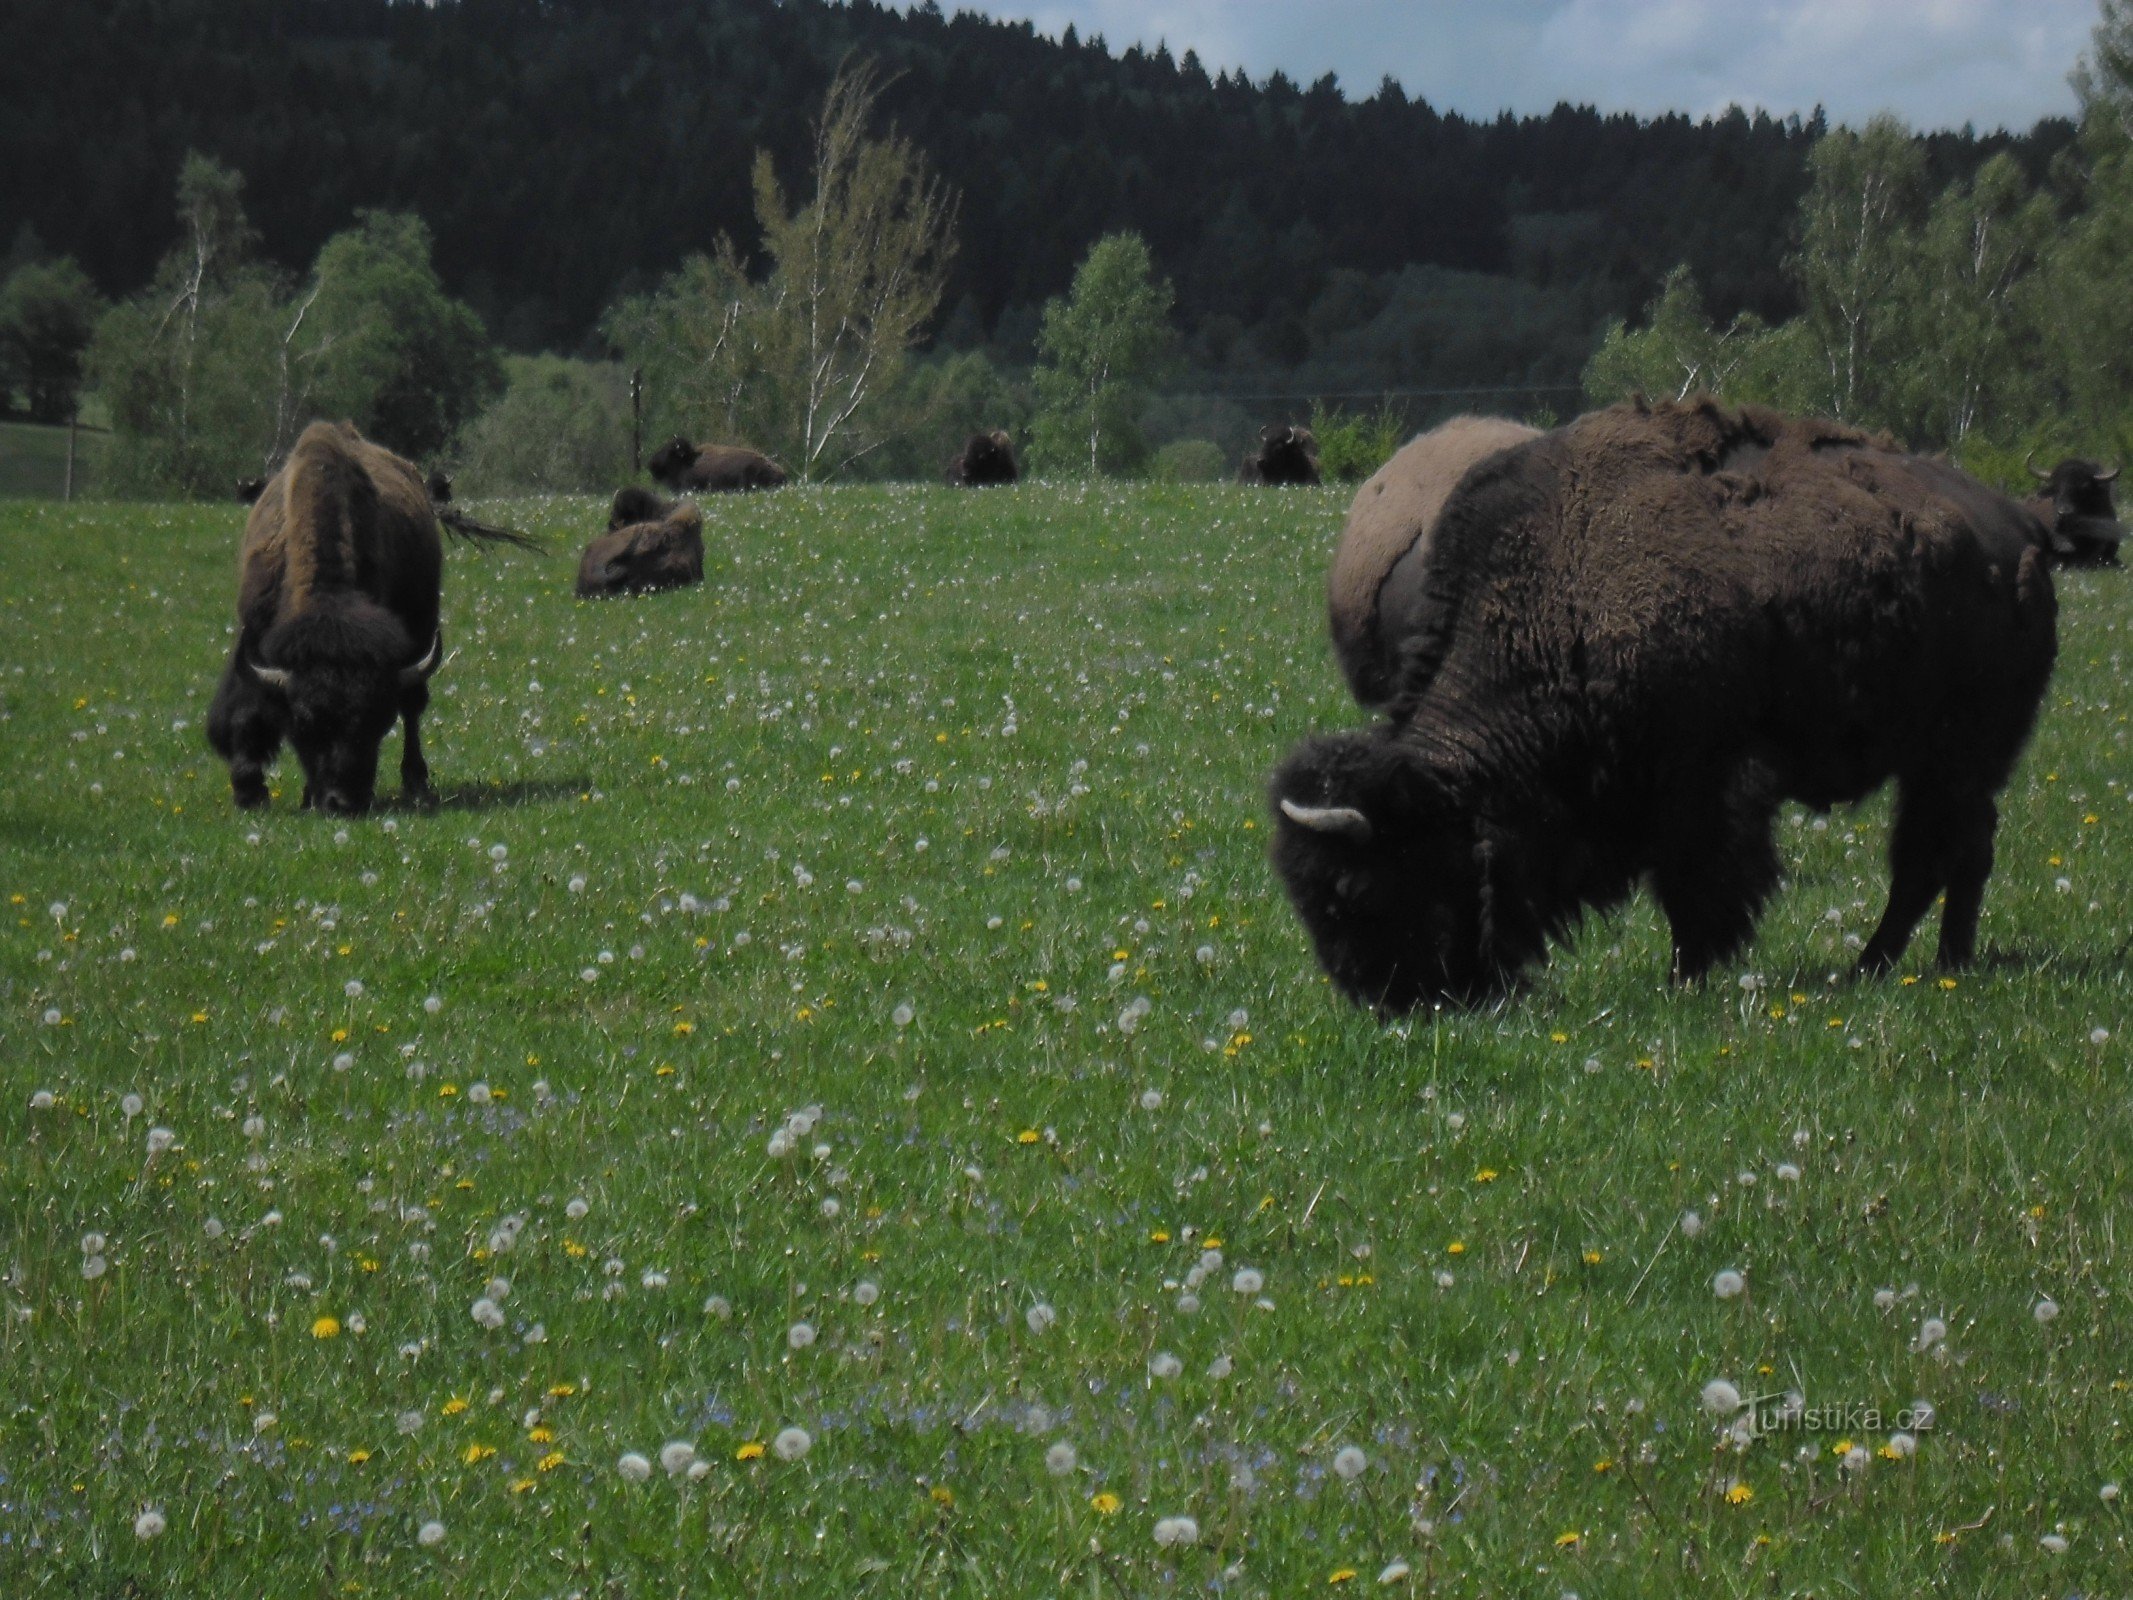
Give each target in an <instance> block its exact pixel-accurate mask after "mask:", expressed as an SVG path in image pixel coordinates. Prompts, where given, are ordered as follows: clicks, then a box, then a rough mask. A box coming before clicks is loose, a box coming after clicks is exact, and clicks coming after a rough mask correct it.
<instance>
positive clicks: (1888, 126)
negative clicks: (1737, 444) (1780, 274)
mask: <svg viewBox="0 0 2133 1600" xmlns="http://www.w3.org/2000/svg"><path fill="white" fill-rule="evenodd" d="M1807 166H1808V171H1809V173H1810V174H1811V175H1812V182H1811V183H1810V185H1809V187H1808V191H1807V197H1806V199H1805V200H1803V201H1802V202H1801V206H1800V222H1801V242H1800V250H1799V253H1798V255H1796V256H1795V257H1794V258H1793V261H1792V268H1793V275H1794V277H1795V278H1796V279H1797V280H1798V282H1799V286H1800V293H1801V295H1802V297H1803V299H1804V300H1805V301H1806V316H1807V325H1808V327H1809V328H1810V329H1811V330H1812V332H1813V334H1814V336H1815V339H1816V342H1817V344H1818V345H1819V347H1820V352H1821V357H1822V365H1823V368H1824V375H1825V383H1824V386H1823V399H1824V402H1825V404H1826V407H1827V409H1828V410H1829V411H1830V412H1831V413H1832V414H1834V415H1835V416H1837V417H1840V418H1842V419H1844V420H1846V421H1852V422H1869V423H1880V422H1885V421H1888V420H1890V419H1891V413H1892V412H1893V411H1894V410H1896V409H1897V395H1896V391H1897V389H1898V387H1899V385H1900V379H1899V378H1898V377H1897V375H1896V373H1895V371H1894V362H1893V360H1892V357H1893V356H1894V354H1895V352H1896V350H1897V349H1898V348H1899V347H1900V345H1901V342H1902V332H1901V330H1902V327H1903V324H1904V321H1905V318H1906V315H1907V312H1906V309H1905V304H1904V302H1905V299H1906V296H1907V294H1908V293H1909V292H1910V290H1911V288H1912V286H1913V274H1914V273H1915V271H1916V270H1917V259H1916V258H1917V248H1916V245H1917V237H1918V233H1919V230H1920V228H1921V226H1922V224H1923V223H1924V221H1925V218H1926V209H1927V200H1928V191H1927V183H1926V156H1925V150H1924V147H1923V146H1921V145H1920V144H1919V142H1918V141H1917V140H1916V139H1914V138H1912V137H1911V133H1910V130H1909V129H1907V128H1906V127H1904V125H1903V124H1902V123H1901V122H1899V121H1897V120H1896V119H1895V118H1894V117H1889V116H1880V117H1876V118H1874V119H1873V120H1872V121H1871V122H1869V123H1868V124H1867V125H1866V127H1865V129H1864V130H1863V131H1861V132H1857V133H1855V132H1853V131H1852V130H1851V129H1849V128H1836V129H1832V130H1831V131H1830V132H1829V133H1827V134H1825V135H1823V136H1822V138H1821V139H1820V140H1818V141H1817V142H1816V144H1815V147H1814V149H1813V150H1812V151H1811V152H1809V154H1808V157H1807ZM1818 409H1819V408H1818Z"/></svg>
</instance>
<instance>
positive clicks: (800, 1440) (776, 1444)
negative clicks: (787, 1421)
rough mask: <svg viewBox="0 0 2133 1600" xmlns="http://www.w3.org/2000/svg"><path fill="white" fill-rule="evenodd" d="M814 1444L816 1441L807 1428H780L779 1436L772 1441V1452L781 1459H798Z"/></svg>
mask: <svg viewBox="0 0 2133 1600" xmlns="http://www.w3.org/2000/svg"><path fill="white" fill-rule="evenodd" d="M814 1445H815V1441H814V1440H813V1439H812V1438H810V1437H809V1436H808V1432H807V1430H806V1429H805V1428H780V1429H779V1430H778V1434H777V1437H776V1438H774V1439H772V1440H771V1441H770V1448H771V1452H772V1453H773V1454H774V1455H776V1456H777V1458H778V1459H779V1460H780V1461H798V1460H799V1459H800V1458H801V1457H802V1456H804V1455H806V1454H807V1452H808V1451H810V1450H812V1449H813V1448H814Z"/></svg>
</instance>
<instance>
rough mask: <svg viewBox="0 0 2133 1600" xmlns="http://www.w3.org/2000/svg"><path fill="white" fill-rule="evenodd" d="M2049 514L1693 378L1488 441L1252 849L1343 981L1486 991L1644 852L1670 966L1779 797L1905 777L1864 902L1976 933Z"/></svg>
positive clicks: (1757, 856)
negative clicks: (1369, 671) (1384, 637)
mask: <svg viewBox="0 0 2133 1600" xmlns="http://www.w3.org/2000/svg"><path fill="white" fill-rule="evenodd" d="M2044 537H2045V535H2044V530H2043V528H2042V526H2041V525H2040V524H2039V523H2038V522H2037V520H2036V518H2035V517H2034V516H2032V515H2031V514H2030V513H2029V512H2027V511H2025V510H2024V509H2023V508H2022V507H2021V506H2019V505H2017V504H2015V502H2013V501H2012V500H2009V499H2007V498H2006V497H2004V496H2002V495H2000V494H1998V493H1996V492H1994V491H1993V490H1990V489H1987V488H1986V487H1984V486H1983V485H1982V484H1979V483H1977V482H1976V481H1975V480H1973V479H1971V478H1968V477H1966V476H1964V475H1963V474H1962V473H1961V472H1958V471H1957V470H1956V469H1955V468H1953V467H1951V466H1949V465H1947V464H1946V463H1945V462H1941V461H1931V460H1925V459H1922V458H1920V457H1916V456H1910V455H1905V454H1902V453H1899V452H1898V451H1897V450H1895V449H1894V448H1893V447H1892V446H1891V445H1890V444H1888V443H1887V442H1886V441H1885V440H1877V439H1871V438H1868V437H1866V436H1865V435H1862V434H1859V433H1856V432H1852V431H1850V430H1847V429H1844V428H1840V427H1836V426H1834V425H1831V424H1826V423H1816V422H1801V421H1795V420H1792V419H1789V418H1785V417H1781V416H1778V415H1776V414H1775V413H1773V412H1769V411H1764V410H1759V409H1753V408H1750V409H1746V410H1741V411H1732V410H1727V409H1723V408H1721V407H1719V406H1717V405H1715V404H1711V403H1709V402H1692V403H1687V404H1679V405H1660V406H1646V405H1643V404H1641V403H1639V404H1632V405H1624V406H1617V407H1614V408H1612V409H1610V410H1607V411H1602V412H1597V413H1594V414H1593V415H1591V416H1587V417H1584V418H1581V419H1579V420H1578V421H1577V422H1575V423H1573V424H1571V425H1570V426H1569V427H1566V428H1563V429H1560V430H1558V431H1557V432H1554V433H1550V434H1546V435H1543V436H1541V437H1539V438H1536V439H1533V440H1530V441H1528V442H1526V443H1524V444H1521V445H1517V446H1515V447H1514V448H1512V449H1510V450H1506V451H1501V452H1499V453H1496V454H1493V455H1491V456H1489V457H1488V458H1487V459H1485V460H1484V461H1482V462H1481V463H1479V464H1478V465H1476V466H1475V467H1473V468H1472V469H1470V470H1469V471H1468V472H1467V473H1466V474H1465V476H1464V477H1463V478H1462V479H1461V481H1460V482H1459V485H1458V487H1457V489H1456V490H1455V491H1453V493H1452V494H1451V496H1450V497H1449V499H1448V500H1447V501H1446V503H1445V504H1444V507H1443V509H1442V511H1441V512H1440V513H1439V515H1438V516H1437V518H1436V519H1435V525H1434V533H1433V535H1432V541H1431V548H1430V551H1429V556H1428V562H1427V568H1426V571H1425V572H1424V573H1423V575H1422V577H1421V587H1422V593H1421V597H1420V600H1419V602H1418V604H1417V606H1416V608H1415V612H1414V632H1413V635H1412V637H1411V639H1410V640H1409V641H1408V643H1407V645H1406V647H1405V659H1404V661H1403V664H1402V676H1401V682H1400V685H1399V693H1398V696H1397V698H1396V701H1395V703H1394V707H1393V711H1392V716H1391V720H1390V721H1389V722H1388V723H1386V724H1383V725H1381V726H1380V727H1378V728H1376V729H1373V730H1371V731H1369V732H1365V733H1351V734H1343V735H1338V736H1334V737H1329V738H1317V739H1313V740H1310V741H1308V742H1307V743H1305V744H1304V745H1303V746H1302V747H1301V748H1299V749H1298V750H1297V751H1295V752H1294V753H1293V754H1292V755H1291V756H1290V757H1289V758H1288V760H1287V761H1286V762H1284V763H1283V765H1282V766H1281V768H1280V770H1279V771H1278V772H1277V773H1276V774H1275V777H1274V780H1273V786H1272V796H1271V798H1272V801H1273V808H1274V815H1275V837H1274V844H1273V854H1274V860H1275V864H1276V866H1277V868H1278V869H1279V871H1280V873H1281V876H1282V878H1283V880H1284V881H1285V883H1286V886H1287V889H1288V892H1289V897H1290V899H1291V900H1292V902H1293V903H1294V904H1295V906H1296V909H1297V911H1298V913H1299V914H1300V916H1301V917H1302V919H1303V922H1304V924H1305V926H1306V927H1307V928H1308V929H1309V931H1310V933H1311V936H1312V938H1313V940H1314V942H1315V943H1316V946H1317V949H1318V954H1319V958H1320V960H1321V961H1322V962H1323V963H1324V965H1325V967H1326V969H1327V971H1328V972H1329V973H1330V974H1331V976H1332V978H1333V980H1334V982H1335V983H1336V984H1337V985H1338V986H1339V988H1340V989H1341V990H1342V992H1343V993H1345V994H1346V995H1348V996H1349V997H1350V998H1351V999H1353V1000H1355V1001H1358V1002H1360V1003H1363V1004H1367V1005H1372V1006H1376V1007H1379V1008H1381V1009H1383V1010H1387V1011H1406V1010H1409V1009H1412V1008H1413V1007H1415V1006H1418V1005H1423V1004H1428V1003H1433V1002H1438V1001H1452V1002H1473V1001H1477V1000H1482V999H1485V998H1487V997H1489V996H1491V995H1493V994H1496V993H1499V992H1501V991H1502V990H1503V989H1504V988H1505V987H1506V986H1507V985H1509V984H1510V983H1511V982H1512V981H1513V980H1514V979H1515V977H1516V976H1517V974H1518V973H1519V972H1520V971H1521V970H1522V969H1523V968H1525V967H1526V966H1528V965H1529V964H1530V963H1532V962H1534V961H1536V960H1538V959H1540V958H1541V956H1542V955H1543V954H1544V952H1545V950H1546V947H1547V942H1548V940H1549V939H1550V938H1551V937H1555V936H1559V935H1561V934H1562V933H1564V932H1565V931H1567V930H1568V929H1569V928H1571V927H1572V926H1573V925H1574V924H1575V923H1576V922H1577V921H1578V919H1579V917H1580V916H1581V915H1582V914H1583V913H1584V911H1585V910H1586V909H1588V908H1604V907H1607V906H1610V905H1613V904H1615V903H1617V902H1619V901H1620V900H1622V899H1623V898H1624V897H1625V896H1627V895H1628V894H1629V893H1630V891H1631V890H1632V889H1633V888H1634V886H1635V885H1636V884H1637V883H1638V882H1639V881H1640V880H1644V881H1648V882H1649V884H1650V886H1651V889H1652V892H1653V893H1654V895H1655V896H1656V897H1657V898H1658V901H1659V904H1660V907H1661V909H1662V910H1664V912H1665V913H1666V917H1667V920H1668V922H1669V923H1670V924H1671V926H1672V930H1673V941H1674V972H1675V974H1676V976H1677V977H1679V978H1682V979H1693V978H1696V977H1698V976H1700V975H1701V974H1703V973H1704V972H1705V971H1707V970H1708V969H1709V968H1710V967H1711V965H1712V964H1713V963H1714V962H1717V961H1721V960H1724V959H1725V958H1727V957H1728V956H1730V955H1732V954H1733V953H1734V952H1735V951H1737V950H1739V949H1740V948H1741V946H1742V945H1743V944H1744V943H1745V942H1746V941H1747V939H1748V938H1749V936H1750V934H1751V933H1752V932H1753V930H1754V927H1755V922H1756V918H1757V915H1758V913H1759V912H1760V910H1761V907H1762V905H1763V902H1764V901H1765V900H1766V899H1767V898H1768V896H1769V895H1770V893H1771V891H1772V890H1773V889H1774V887H1775V886H1776V883H1777V879H1778V861H1777V855H1776V852H1775V850H1774V849H1773V847H1772V842H1771V827H1772V822H1773V820H1774V817H1775V813H1776V810H1777V806H1778V804H1779V802H1780V801H1782V800H1785V799H1793V800H1798V801H1801V802H1804V803H1805V804H1807V805H1809V806H1811V807H1814V808H1816V809H1818V810H1820V809H1826V808H1828V807H1829V806H1832V805H1835V804H1837V803H1839V802H1846V801H1854V800H1858V799H1860V798H1862V797H1863V796H1865V795H1867V794H1869V793H1871V792H1872V791H1873V790H1874V789H1875V788H1877V787H1878V786H1879V785H1880V784H1882V783H1883V782H1884V781H1886V780H1887V779H1889V778H1892V777H1893V778H1894V779H1895V780H1896V783H1897V799H1896V819H1895V828H1894V832H1893V835H1892V837H1891V840H1890V846H1889V855H1890V865H1891V875H1892V881H1891V884H1890V890H1889V902H1888V908H1887V911H1886V913H1885V914H1884V915H1883V917H1882V919H1881V924H1880V926H1879V928H1877V929H1876V930H1875V932H1874V935H1873V937H1872V938H1871V939H1870V940H1869V941H1868V942H1867V945H1866V948H1865V952H1864V954H1863V955H1862V957H1861V959H1860V967H1861V969H1862V971H1865V972H1868V973H1878V972H1882V971H1885V970H1886V969H1887V968H1889V967H1890V966H1892V965H1893V964H1894V963H1895V962H1896V961H1897V959H1898V958H1899V957H1900V956H1901V955H1902V954H1903V951H1904V947H1905V945H1906V944H1907V943H1908V941H1909V939H1910V936H1911V932H1912V930H1913V929H1914V928H1915V927H1916V926H1917V924H1918V921H1919V919H1920V918H1921V917H1922V916H1924V914H1925V912H1926V911H1927V909H1928V908H1929V907H1930V906H1931V905H1932V903H1933V901H1934V899H1935V897H1936V896H1938V895H1940V894H1942V893H1943V892H1944V891H1945V893H1946V896H1947V903H1946V909H1945V911H1944V912H1943V914H1942V921H1941V937H1940V960H1941V962H1942V963H1943V964H1944V965H1947V966H1960V965H1962V964H1963V963H1965V962H1967V961H1969V960H1970V959H1971V957H1972V954H1973V952H1974V948H1975V944H1976V937H1977V923H1978V909H1979V904H1980V901H1981V900H1982V897H1983V894H1984V888H1985V880H1986V877H1987V876H1988V875H1989V874H1990V872H1991V870H1992V852H1993V832H1994V828H1995V826H1996V822H1997V813H1996V812H1995V810H1994V797H1995V796H1996V795H1997V793H1998V792H1999V790H2000V788H2001V787H2002V786H2003V785H2004V784H2005V783H2006V781H2007V776H2008V773H2009V772H2010V771H2011V770H2012V768H2013V766H2014V763H2015V760H2016V758H2017V756H2018V755H2019V754H2020V753H2021V750H2022V746H2023V744H2024V743H2025V741H2026V740H2027V739H2028V737H2029V733H2030V729H2031V726H2032V724H2033V723H2034V721H2035V719H2036V715H2037V708H2038V704H2039V702H2040V700H2041V698H2042V696H2043V693H2044V689H2045V685H2046V683H2047V681H2048V679H2049V678H2050V676H2051V669H2052V661H2053V657H2054V654H2055V651H2056V648H2057V638H2056V623H2055V618H2056V611H2055V605H2054V600H2053V595H2052V583H2051V575H2050V569H2049V563H2048V560H2047V558H2046V555H2045V551H2044V549H2043V548H2042V546H2043V543H2044Z"/></svg>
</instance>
